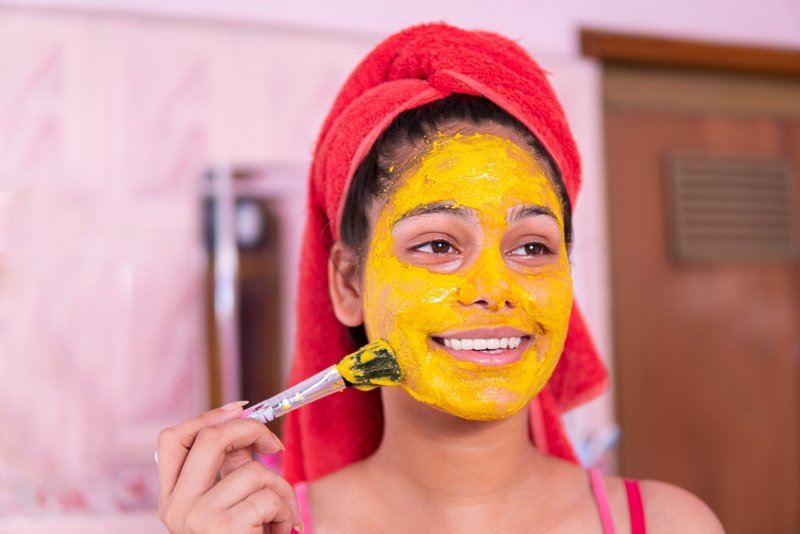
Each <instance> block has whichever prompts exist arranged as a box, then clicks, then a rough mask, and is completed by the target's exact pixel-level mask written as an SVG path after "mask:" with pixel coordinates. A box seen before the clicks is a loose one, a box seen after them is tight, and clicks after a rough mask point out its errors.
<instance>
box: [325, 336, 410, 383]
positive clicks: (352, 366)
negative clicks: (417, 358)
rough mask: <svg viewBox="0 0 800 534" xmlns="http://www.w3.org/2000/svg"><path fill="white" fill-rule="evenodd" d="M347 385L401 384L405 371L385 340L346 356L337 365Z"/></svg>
mask: <svg viewBox="0 0 800 534" xmlns="http://www.w3.org/2000/svg"><path fill="white" fill-rule="evenodd" d="M336 370H337V371H339V374H341V375H342V377H343V378H344V382H345V384H346V385H347V387H358V388H362V387H367V388H370V389H371V388H373V387H376V386H399V385H400V383H401V382H402V381H403V373H402V371H401V370H400V365H399V364H398V363H397V358H396V357H395V354H394V351H392V349H391V347H389V344H388V343H386V342H385V341H383V340H380V341H375V342H373V343H370V344H369V345H366V346H365V347H363V348H361V349H360V350H358V351H357V352H354V353H353V354H350V355H349V356H346V357H345V358H344V359H343V360H342V361H341V362H339V364H338V365H337V366H336Z"/></svg>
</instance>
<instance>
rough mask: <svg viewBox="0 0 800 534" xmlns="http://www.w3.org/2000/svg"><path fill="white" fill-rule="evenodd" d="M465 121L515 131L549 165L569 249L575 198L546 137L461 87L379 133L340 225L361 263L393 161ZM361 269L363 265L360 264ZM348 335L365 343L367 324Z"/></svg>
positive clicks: (350, 193)
mask: <svg viewBox="0 0 800 534" xmlns="http://www.w3.org/2000/svg"><path fill="white" fill-rule="evenodd" d="M454 122H466V123H468V124H472V125H475V126H480V125H482V124H487V123H488V124H492V123H493V124H497V125H499V126H504V127H506V128H508V129H509V130H511V131H513V132H514V133H516V134H517V135H519V136H520V137H522V139H523V140H524V141H525V142H526V143H527V145H528V148H529V149H530V150H531V152H533V154H534V155H535V156H536V158H537V159H538V160H539V162H540V163H542V164H543V166H544V167H545V169H546V171H547V174H548V177H549V178H550V180H551V182H552V184H553V187H554V189H555V190H556V193H557V194H558V197H559V200H560V201H561V210H562V212H563V214H564V242H565V244H566V247H567V250H569V249H570V245H571V244H572V204H571V203H570V199H569V196H568V195H567V189H566V187H565V186H564V179H563V178H562V177H561V171H560V170H559V168H558V166H557V165H556V164H555V161H554V160H553V158H552V157H551V156H550V154H549V153H548V152H547V151H546V150H545V149H544V146H542V143H541V142H540V141H539V140H538V139H537V138H536V136H534V135H533V133H531V131H530V130H528V128H526V127H525V125H524V124H522V123H521V122H520V121H519V120H518V119H517V118H516V117H514V116H513V115H511V114H509V113H508V112H507V111H506V110H504V109H503V108H501V107H500V106H498V105H497V104H495V103H494V102H492V101H491V100H488V99H486V98H483V97H480V96H474V95H468V94H463V93H454V94H451V95H449V96H447V97H445V98H443V99H441V100H437V101H435V102H431V103H429V104H425V105H423V106H420V107H417V108H414V109H409V110H407V111H404V112H402V113H400V114H399V115H398V116H397V117H395V119H394V120H393V121H392V122H391V124H389V127H388V128H386V130H384V131H383V133H381V135H380V136H378V139H377V140H376V141H375V144H373V145H372V148H371V149H370V151H369V152H368V153H367V156H366V157H365V158H364V161H362V162H361V164H360V165H359V166H358V169H356V172H355V174H354V175H353V180H352V181H351V182H350V188H349V189H348V191H347V197H346V198H345V203H344V210H343V211H342V220H341V223H340V225H339V234H340V236H341V241H342V243H343V244H344V245H346V246H347V247H348V248H349V249H350V250H351V251H353V252H354V253H355V254H356V260H357V263H358V264H359V265H362V264H363V262H364V260H365V253H366V250H367V248H368V243H367V242H366V241H367V239H368V238H369V235H370V225H369V218H368V210H369V207H370V206H371V205H372V203H373V201H375V200H380V199H383V198H385V197H386V196H388V195H389V194H390V192H391V188H392V185H393V181H394V179H396V177H397V175H398V174H399V173H394V174H393V173H392V172H391V171H392V169H393V167H392V166H393V165H395V163H393V162H396V161H397V160H398V155H399V153H400V151H402V150H403V149H408V148H413V147H417V146H419V145H422V144H423V143H424V142H425V140H426V138H427V137H428V136H431V135H432V134H435V133H436V132H438V131H440V130H441V129H442V127H444V126H446V125H448V124H451V123H454ZM359 270H360V269H359ZM348 331H349V332H350V336H351V338H352V339H353V341H354V342H356V344H358V345H359V346H361V345H366V344H367V342H368V341H367V336H366V333H365V331H364V327H363V325H362V326H359V327H355V328H348Z"/></svg>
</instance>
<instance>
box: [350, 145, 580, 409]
mask: <svg viewBox="0 0 800 534" xmlns="http://www.w3.org/2000/svg"><path fill="white" fill-rule="evenodd" d="M403 180H404V181H403ZM442 201H448V202H452V203H453V204H454V205H457V206H463V207H466V208H473V209H474V210H475V211H476V212H477V215H478V221H479V224H480V226H481V228H482V229H481V231H482V232H483V239H482V246H481V252H480V256H479V257H478V259H477V260H475V261H474V262H473V263H471V264H469V265H465V266H464V267H463V268H461V269H459V270H456V271H455V272H452V273H437V272H433V271H432V270H429V269H427V268H425V267H421V266H415V265H409V264H406V263H403V262H402V261H400V259H399V258H398V257H397V255H396V249H395V241H394V239H393V237H392V228H393V225H394V223H395V222H396V221H398V220H399V219H400V218H401V217H402V216H403V215H404V214H406V213H408V212H409V211H411V210H412V209H414V208H415V207H418V206H422V205H425V204H429V203H436V202H442ZM520 205H539V206H545V207H548V208H549V209H550V210H551V211H552V213H553V214H555V215H556V218H557V222H558V225H559V227H560V228H561V229H562V234H563V224H564V223H563V214H562V213H561V205H560V202H559V200H558V196H557V194H556V192H555V190H554V189H553V186H552V184H551V183H550V181H549V179H548V178H547V175H546V174H545V171H544V169H543V167H542V166H541V165H540V164H539V162H538V161H537V160H536V159H535V157H534V156H533V155H532V154H530V152H528V151H527V150H524V149H522V148H520V147H519V146H517V145H516V144H515V143H513V142H512V141H509V140H507V139H504V138H502V137H498V136H494V135H489V134H476V135H471V136H468V137H463V136H459V135H456V136H453V137H440V138H439V139H437V140H435V141H433V142H432V143H431V144H430V148H429V150H428V151H427V152H426V153H425V155H424V156H422V157H421V159H420V161H419V164H418V165H416V166H415V167H414V168H413V169H411V170H409V171H407V172H406V173H405V175H403V176H402V177H401V182H400V185H399V186H398V187H397V189H396V191H395V193H394V195H393V196H392V197H391V198H390V199H389V201H388V202H387V204H386V205H385V206H384V207H383V208H382V211H381V213H380V216H379V219H378V223H377V226H376V230H375V234H374V237H373V240H372V243H371V246H370V252H369V256H368V259H367V266H366V274H365V285H364V306H365V315H366V321H365V322H366V325H367V332H368V336H369V338H370V339H371V340H376V339H385V340H387V341H388V342H389V345H390V346H391V347H392V348H393V349H394V350H395V353H396V354H397V358H398V361H399V363H400V368H401V369H402V372H403V384H402V387H403V389H404V390H405V391H407V392H408V393H410V394H411V395H412V396H413V397H414V398H416V399H418V400H420V401H423V402H426V403H430V404H433V405H436V406H439V407H441V408H444V409H445V410H447V411H449V412H451V413H453V414H455V415H457V416H460V417H463V418H467V419H477V420H492V419H499V418H504V417H509V416H511V415H513V414H515V413H517V412H518V411H519V410H521V409H522V408H523V407H525V406H526V405H527V404H528V403H529V402H530V401H531V400H532V399H533V397H534V396H535V395H536V394H537V393H538V392H539V391H540V390H541V389H542V387H544V384H545V383H546V381H547V380H548V378H549V377H550V375H551V374H552V372H553V369H554V368H555V365H556V363H557V362H558V358H559V356H560V355H561V352H562V350H563V347H564V339H565V338H566V334H567V327H568V323H569V316H570V311H571V307H572V278H571V275H570V268H569V260H568V258H567V252H566V248H565V243H564V242H563V239H562V241H561V247H560V250H559V251H558V256H557V261H555V262H553V263H550V264H548V265H544V266H541V267H537V268H535V269H528V270H526V271H521V270H520V269H518V268H517V269H515V268H512V267H511V266H509V265H508V264H507V262H506V261H505V259H504V257H503V253H502V252H501V247H500V240H501V238H502V236H503V234H504V232H505V231H506V230H507V228H508V223H507V220H506V219H507V214H508V210H509V209H510V208H512V207H516V206H520ZM481 295H483V296H491V297H492V298H493V299H494V300H495V301H497V302H511V303H513V306H507V307H505V308H503V309H502V310H486V309H481V308H480V307H478V306H475V305H472V306H470V305H467V304H468V303H472V302H475V300H476V299H477V298H478V297H480V296H481ZM498 326H511V327H517V328H520V329H522V330H524V331H526V332H529V333H530V334H531V335H532V339H533V343H532V344H531V346H530V347H529V348H528V349H527V350H526V351H525V352H524V353H523V357H522V359H521V360H520V361H518V362H515V363H512V364H509V365H507V366H503V367H487V366H481V365H478V364H475V363H473V362H464V361H459V360H455V359H454V358H452V357H451V356H450V355H449V354H448V353H447V352H446V351H445V350H444V348H443V347H441V346H439V345H438V344H436V343H435V342H434V341H433V340H432V339H430V336H431V335H432V334H435V333H439V332H444V331H449V330H463V329H468V328H479V327H498ZM465 337H468V336H465Z"/></svg>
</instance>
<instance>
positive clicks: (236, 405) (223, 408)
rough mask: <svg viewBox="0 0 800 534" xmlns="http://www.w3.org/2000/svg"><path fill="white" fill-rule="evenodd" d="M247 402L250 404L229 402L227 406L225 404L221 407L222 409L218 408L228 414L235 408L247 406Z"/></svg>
mask: <svg viewBox="0 0 800 534" xmlns="http://www.w3.org/2000/svg"><path fill="white" fill-rule="evenodd" d="M248 402H250V401H236V402H229V403H228V404H226V405H225V406H223V407H222V408H220V409H221V410H226V411H228V412H230V411H232V410H235V409H236V408H241V407H242V406H244V405H245V404H247V403H248Z"/></svg>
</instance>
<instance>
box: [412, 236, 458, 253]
mask: <svg viewBox="0 0 800 534" xmlns="http://www.w3.org/2000/svg"><path fill="white" fill-rule="evenodd" d="M414 250H416V251H418V252H428V253H431V254H447V253H448V252H452V251H453V250H454V249H453V246H452V245H451V244H450V243H448V242H447V241H443V240H441V239H437V240H435V241H430V242H428V243H425V244H424V245H420V246H418V247H416V248H414Z"/></svg>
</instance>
